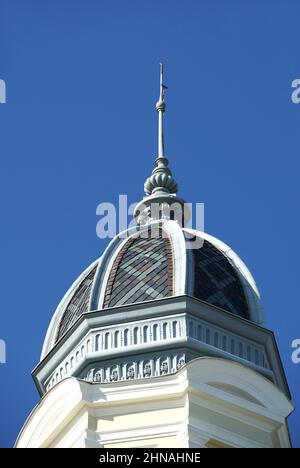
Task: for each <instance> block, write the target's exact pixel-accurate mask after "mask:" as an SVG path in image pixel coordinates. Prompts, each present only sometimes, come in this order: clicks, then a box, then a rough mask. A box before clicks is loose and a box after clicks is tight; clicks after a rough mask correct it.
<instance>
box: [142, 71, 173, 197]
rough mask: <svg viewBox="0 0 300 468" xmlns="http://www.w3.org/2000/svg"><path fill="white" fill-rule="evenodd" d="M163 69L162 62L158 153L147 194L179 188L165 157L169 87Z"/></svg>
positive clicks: (148, 180)
mask: <svg viewBox="0 0 300 468" xmlns="http://www.w3.org/2000/svg"><path fill="white" fill-rule="evenodd" d="M163 71H164V70H163V64H162V63H160V86H159V99H158V102H157V103H156V110H157V112H158V155H157V158H156V162H155V166H156V167H155V169H154V170H153V171H152V176H151V177H149V178H148V179H147V180H146V182H145V193H146V195H147V196H149V195H152V194H158V193H171V194H175V193H176V192H177V190H178V186H177V183H176V181H175V180H174V179H173V177H172V172H171V170H170V168H169V166H168V165H169V161H168V160H167V158H166V157H165V148H164V131H163V114H164V112H165V110H166V103H165V89H167V87H166V86H165V85H164V83H163Z"/></svg>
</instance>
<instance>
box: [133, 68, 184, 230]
mask: <svg viewBox="0 0 300 468" xmlns="http://www.w3.org/2000/svg"><path fill="white" fill-rule="evenodd" d="M163 71H164V70H163V64H162V63H161V64H160V87H159V99H158V102H157V103H156V110H157V112H158V155H157V158H156V161H155V169H154V170H153V171H152V175H151V176H150V177H149V178H148V179H147V180H146V182H145V185H144V190H145V194H146V197H144V198H143V200H142V201H140V202H139V203H138V204H137V205H136V207H135V210H134V218H135V221H136V223H137V224H138V225H140V226H143V225H147V224H149V223H151V222H152V221H160V220H170V219H173V220H175V219H176V220H177V221H178V222H181V224H182V225H183V224H184V223H185V222H187V221H188V219H189V213H188V214H187V215H186V213H185V211H184V210H185V202H184V200H182V199H181V198H178V197H177V195H176V194H177V192H178V185H177V182H176V181H175V179H173V177H172V172H171V170H170V168H169V161H168V160H167V158H166V157H165V151H164V133H163V115H164V112H165V110H166V103H165V90H166V89H167V87H166V86H165V85H164V82H163ZM178 209H179V214H178ZM175 212H176V213H177V214H176V217H175Z"/></svg>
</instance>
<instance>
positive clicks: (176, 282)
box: [42, 220, 263, 358]
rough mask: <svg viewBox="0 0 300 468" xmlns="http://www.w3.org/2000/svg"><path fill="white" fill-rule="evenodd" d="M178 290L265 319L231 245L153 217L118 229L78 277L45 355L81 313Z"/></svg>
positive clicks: (236, 312) (59, 313)
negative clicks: (133, 226) (97, 256)
mask: <svg viewBox="0 0 300 468" xmlns="http://www.w3.org/2000/svg"><path fill="white" fill-rule="evenodd" d="M180 295H190V296H193V297H195V298H196V299H199V300H201V301H205V302H207V303H209V304H211V305H214V306H216V307H219V308H221V309H223V310H225V311H227V312H229V313H231V314H234V315H236V316H239V317H241V318H243V319H246V320H250V321H253V322H256V323H259V324H261V323H262V322H263V312H262V306H261V302H260V296H259V293H258V291H257V288H256V285H255V282H254V280H253V277H252V276H251V274H250V272H249V271H248V269H247V268H246V266H245V265H244V263H243V262H242V261H241V260H240V259H239V257H238V256H237V255H236V254H235V253H234V251H233V250H232V249H231V248H230V247H228V246H227V245H226V244H224V243H223V242H221V241H219V240H218V239H216V238H215V237H213V236H210V235H208V234H206V233H204V232H198V231H194V230H191V229H186V228H181V227H180V225H179V224H178V223H177V222H175V221H171V220H168V221H164V222H153V223H151V224H150V225H148V226H144V227H140V228H139V229H138V230H137V229H135V228H133V229H131V230H128V231H126V232H123V233H121V234H119V235H118V236H117V237H116V238H115V239H113V240H112V241H111V243H110V244H109V246H108V247H107V249H106V251H105V252H104V254H103V256H102V257H100V258H99V259H97V260H96V261H95V262H94V263H93V264H92V265H90V266H89V267H88V268H87V269H86V270H85V271H84V272H83V273H82V274H81V275H80V276H79V278H78V279H77V280H76V281H75V282H74V284H73V285H72V286H71V288H70V289H69V291H68V292H67V293H66V295H65V297H64V298H63V300H62V301H61V303H60V304H59V306H58V308H57V310H56V312H55V314H54V316H53V319H52V321H51V323H50V326H49V329H48V333H47V336H46V340H45V343H44V348H43V352H42V358H43V357H45V356H46V354H48V352H49V351H50V350H51V349H52V348H53V347H54V346H55V345H56V343H57V342H58V341H60V340H61V338H62V337H63V336H64V335H65V334H66V333H67V332H68V331H69V330H70V329H71V328H72V326H73V325H74V324H75V323H76V322H77V320H78V319H79V318H80V317H81V315H82V314H85V313H88V312H92V311H96V310H97V311H98V310H106V309H110V310H113V308H118V307H123V306H126V305H129V304H134V303H145V302H148V301H156V300H160V299H164V298H167V297H171V296H180Z"/></svg>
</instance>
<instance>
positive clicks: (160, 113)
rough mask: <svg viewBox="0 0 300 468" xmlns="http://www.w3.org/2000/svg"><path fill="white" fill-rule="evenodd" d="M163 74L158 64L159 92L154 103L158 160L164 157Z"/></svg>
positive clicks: (162, 69)
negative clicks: (157, 98)
mask: <svg viewBox="0 0 300 468" xmlns="http://www.w3.org/2000/svg"><path fill="white" fill-rule="evenodd" d="M163 74H164V66H163V64H162V63H160V92H159V100H158V102H157V103H156V110H157V112H158V158H164V157H165V154H164V153H165V148H164V128H163V114H164V112H165V110H166V104H165V89H167V87H166V86H165V85H164V84H163Z"/></svg>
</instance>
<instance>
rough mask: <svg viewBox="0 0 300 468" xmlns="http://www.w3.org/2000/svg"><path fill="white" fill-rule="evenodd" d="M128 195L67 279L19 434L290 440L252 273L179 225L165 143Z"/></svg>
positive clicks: (208, 441)
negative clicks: (129, 222) (87, 258)
mask: <svg viewBox="0 0 300 468" xmlns="http://www.w3.org/2000/svg"><path fill="white" fill-rule="evenodd" d="M165 89H166V87H165V85H164V82H163V67H162V65H161V68H160V93H159V100H158V102H157V104H156V110H157V113H158V155H157V158H156V163H155V168H154V170H153V172H152V174H151V176H150V177H149V178H148V179H147V181H146V183H145V187H144V188H145V195H146V196H145V197H144V199H143V200H142V201H141V202H140V203H138V205H137V206H136V209H135V213H134V216H135V220H136V224H137V227H136V228H130V229H128V230H127V231H126V232H125V233H120V234H119V235H117V236H116V237H115V238H114V239H113V240H112V241H111V242H110V244H109V246H108V247H107V249H106V250H105V251H104V253H103V255H102V256H101V257H100V258H99V259H97V260H96V261H95V262H94V263H93V264H92V265H90V266H89V267H88V268H87V269H86V270H85V271H84V272H83V273H82V274H81V275H80V276H79V278H78V279H77V280H76V281H75V282H74V284H73V285H72V286H71V288H70V289H69V291H68V292H67V293H66V295H65V297H64V298H63V299H62V301H61V303H60V304H59V305H58V307H57V309H56V311H55V313H54V316H53V318H52V320H51V323H50V325H49V329H48V332H47V335H46V338H45V342H44V347H43V351H42V355H41V360H40V363H39V364H38V365H37V367H36V368H35V369H34V371H33V378H34V381H35V383H36V386H37V388H38V390H39V392H40V395H41V401H40V403H39V404H38V405H37V407H36V408H35V409H34V410H33V411H32V413H31V415H30V416H29V418H28V419H27V421H26V423H25V425H24V427H23V429H22V430H21V432H20V435H19V437H18V439H17V442H16V447H82V448H84V447H105V448H110V447H144V448H145V447H160V448H162V447H185V448H187V447H207V448H220V447H282V448H283V447H290V440H289V434H288V427H287V417H288V416H289V414H290V413H291V412H292V410H293V406H292V404H291V402H290V394H289V390H288V386H287V382H286V379H285V375H284V371H283V368H282V365H281V361H280V357H279V353H278V350H277V346H276V342H275V339H274V335H273V333H272V332H271V331H269V330H268V329H266V328H265V327H264V315H263V309H262V305H261V300H260V296H259V293H258V290H257V287H256V284H255V282H254V279H253V277H252V276H251V273H250V272H249V270H248V269H247V267H246V266H245V265H244V263H243V262H242V261H241V259H240V258H239V257H238V256H237V254H236V253H235V252H234V251H233V250H232V249H231V248H230V247H228V246H227V245H225V244H224V243H223V242H221V241H220V240H218V239H216V238H214V237H212V236H210V235H208V234H206V233H204V232H199V231H195V230H192V229H189V228H187V227H186V222H187V220H188V217H189V213H188V212H186V211H184V207H185V203H184V200H183V199H181V198H179V197H178V196H177V192H178V185H177V182H176V181H175V179H174V178H173V175H172V172H171V170H170V168H169V161H168V160H167V158H166V157H165V151H164V131H163V119H164V113H165V110H166V104H165Z"/></svg>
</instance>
